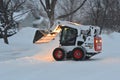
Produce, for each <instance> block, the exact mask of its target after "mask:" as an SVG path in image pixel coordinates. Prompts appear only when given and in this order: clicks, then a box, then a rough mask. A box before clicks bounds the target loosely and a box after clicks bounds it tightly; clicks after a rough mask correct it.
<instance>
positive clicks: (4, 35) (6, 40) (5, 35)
mask: <svg viewBox="0 0 120 80" xmlns="http://www.w3.org/2000/svg"><path fill="white" fill-rule="evenodd" d="M3 39H4V43H6V44H9V42H8V37H7V30H5V31H4V34H3Z"/></svg>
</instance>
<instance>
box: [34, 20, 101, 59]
mask: <svg viewBox="0 0 120 80" xmlns="http://www.w3.org/2000/svg"><path fill="white" fill-rule="evenodd" d="M52 28H54V30H52V32H50V33H47V32H45V31H43V30H37V31H36V34H35V37H34V40H33V43H36V44H41V43H46V42H49V41H51V40H53V39H54V38H55V37H56V36H57V34H58V33H60V46H59V47H57V48H55V49H54V51H53V58H54V59H55V60H56V61H62V60H66V59H74V60H77V61H78V60H85V59H89V58H91V57H92V56H94V55H95V54H98V53H100V52H101V51H102V38H101V36H100V34H99V32H100V28H99V27H97V26H85V25H81V24H77V23H72V22H68V21H56V22H55V24H54V25H53V27H52Z"/></svg>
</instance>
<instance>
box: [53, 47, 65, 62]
mask: <svg viewBox="0 0 120 80" xmlns="http://www.w3.org/2000/svg"><path fill="white" fill-rule="evenodd" d="M53 57H54V59H55V60H56V61H62V60H64V58H65V52H64V50H63V49H61V48H56V49H55V50H54V51H53Z"/></svg>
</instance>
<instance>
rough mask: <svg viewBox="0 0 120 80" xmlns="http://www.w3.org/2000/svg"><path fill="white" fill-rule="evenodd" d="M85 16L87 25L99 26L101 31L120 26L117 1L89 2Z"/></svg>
mask: <svg viewBox="0 0 120 80" xmlns="http://www.w3.org/2000/svg"><path fill="white" fill-rule="evenodd" d="M88 5H89V6H88V9H89V11H88V12H87V13H88V14H87V16H88V18H89V21H86V22H89V24H92V25H96V26H100V28H101V32H102V29H114V30H115V29H116V27H118V26H120V23H119V21H120V15H119V14H120V2H119V0H91V1H89V2H88Z"/></svg>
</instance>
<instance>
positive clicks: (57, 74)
mask: <svg viewBox="0 0 120 80" xmlns="http://www.w3.org/2000/svg"><path fill="white" fill-rule="evenodd" d="M35 31H36V29H34V28H30V27H26V28H23V29H22V30H20V31H19V32H18V33H17V34H16V35H14V36H12V37H10V38H9V42H10V44H9V45H6V44H4V43H3V40H2V39H0V80H116V79H119V74H120V69H119V67H120V51H119V48H120V43H119V41H120V33H117V32H113V33H111V34H109V35H107V34H102V38H103V51H102V53H100V54H98V55H96V56H94V57H92V58H91V59H90V60H86V61H73V60H68V61H60V62H59V61H55V60H54V59H53V57H52V51H53V49H54V48H56V47H57V46H59V37H57V38H56V39H55V40H53V41H51V42H50V43H47V44H33V43H32V40H33V37H34V33H35Z"/></svg>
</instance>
